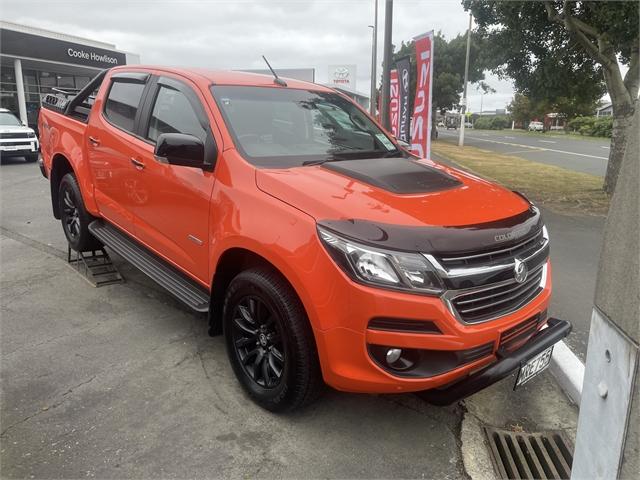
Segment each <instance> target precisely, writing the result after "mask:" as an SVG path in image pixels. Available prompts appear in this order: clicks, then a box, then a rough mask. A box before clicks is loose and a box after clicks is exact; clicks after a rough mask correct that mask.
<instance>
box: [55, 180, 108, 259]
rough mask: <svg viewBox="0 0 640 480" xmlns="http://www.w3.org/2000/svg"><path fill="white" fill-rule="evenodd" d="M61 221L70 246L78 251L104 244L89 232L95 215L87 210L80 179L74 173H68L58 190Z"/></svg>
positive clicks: (99, 246)
mask: <svg viewBox="0 0 640 480" xmlns="http://www.w3.org/2000/svg"><path fill="white" fill-rule="evenodd" d="M58 202H59V204H58V205H59V207H60V221H61V222H62V230H63V231H64V235H65V237H67V241H68V242H69V246H70V247H71V248H72V249H74V250H76V251H77V252H85V251H88V250H98V249H99V248H101V247H102V244H101V243H100V242H99V241H98V240H97V239H96V238H95V237H94V236H93V235H91V232H89V224H90V223H91V222H92V221H93V220H95V217H93V216H92V215H90V214H89V213H88V212H87V209H86V208H85V207H84V202H83V201H82V195H81V194H80V187H79V186H78V181H77V180H76V177H75V175H74V174H73V173H67V174H66V175H65V176H64V177H62V180H61V181H60V188H59V190H58Z"/></svg>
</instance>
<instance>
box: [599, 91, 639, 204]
mask: <svg viewBox="0 0 640 480" xmlns="http://www.w3.org/2000/svg"><path fill="white" fill-rule="evenodd" d="M634 107H635V108H638V101H636V102H635V103H631V104H629V105H624V106H620V107H618V108H615V105H614V112H613V113H614V115H613V130H612V131H611V148H610V149H609V162H608V163H607V173H606V175H605V177H604V186H603V188H604V191H605V192H606V193H607V194H608V195H612V194H613V191H614V190H615V188H616V182H617V180H618V172H619V171H620V165H621V164H622V157H624V152H625V150H626V147H627V137H628V136H629V134H630V133H631V128H633V127H632V121H633V112H634V111H635V108H634ZM635 158H636V161H638V160H637V158H638V156H637V155H636V156H635Z"/></svg>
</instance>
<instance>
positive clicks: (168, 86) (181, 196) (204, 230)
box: [133, 77, 215, 285]
mask: <svg viewBox="0 0 640 480" xmlns="http://www.w3.org/2000/svg"><path fill="white" fill-rule="evenodd" d="M149 98H151V99H152V102H151V103H150V104H149V106H148V108H147V110H148V111H147V112H146V114H144V117H145V120H143V124H142V126H141V130H140V134H141V136H142V137H144V139H145V140H146V143H144V144H136V145H134V150H135V152H134V154H133V155H134V158H135V159H136V160H137V161H138V162H139V163H140V166H139V178H140V181H141V182H142V184H143V186H144V190H145V191H146V192H147V195H148V197H149V198H148V200H147V201H146V202H144V203H140V204H138V205H136V207H135V213H136V222H137V224H136V232H137V233H136V235H137V237H138V238H139V239H140V240H141V241H142V242H144V243H145V244H146V245H147V246H148V247H150V248H151V249H152V250H154V251H155V252H156V253H158V254H160V255H161V256H163V257H164V258H165V259H167V260H169V261H170V262H172V263H173V264H175V265H176V266H178V267H180V268H181V269H182V270H184V271H185V272H186V273H188V274H189V275H190V276H192V277H194V278H195V279H197V280H199V281H200V282H201V283H202V284H204V285H209V284H210V283H211V278H210V272H209V271H208V268H209V242H208V229H209V207H210V204H211V194H212V192H213V185H214V182H215V177H214V174H213V172H211V171H206V170H203V169H200V168H193V167H183V166H177V165H168V164H166V163H161V162H158V161H157V160H156V159H155V157H154V154H153V153H154V148H155V143H156V140H157V138H158V136H159V135H160V134H162V133H186V134H190V135H194V136H196V137H198V138H200V139H201V140H202V141H203V143H204V142H206V141H213V136H212V133H211V128H210V125H209V120H208V118H207V116H206V114H205V110H204V108H203V105H202V103H201V99H200V97H198V95H197V94H196V93H195V90H194V88H192V87H191V86H189V85H187V84H186V83H184V82H181V81H177V80H176V79H174V78H165V77H161V78H160V79H158V82H157V84H156V85H155V87H154V88H153V89H152V90H151V91H150V97H149Z"/></svg>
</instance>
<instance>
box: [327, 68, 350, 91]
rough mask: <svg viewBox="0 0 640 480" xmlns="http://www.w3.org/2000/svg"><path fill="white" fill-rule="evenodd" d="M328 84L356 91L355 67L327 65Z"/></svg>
mask: <svg viewBox="0 0 640 480" xmlns="http://www.w3.org/2000/svg"><path fill="white" fill-rule="evenodd" d="M329 84H330V85H333V86H335V87H340V88H346V89H347V90H354V91H355V89H356V66H355V65H329Z"/></svg>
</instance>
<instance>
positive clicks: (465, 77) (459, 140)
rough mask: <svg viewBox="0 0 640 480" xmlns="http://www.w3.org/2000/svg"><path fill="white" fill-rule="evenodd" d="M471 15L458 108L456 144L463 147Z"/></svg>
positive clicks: (470, 17)
mask: <svg viewBox="0 0 640 480" xmlns="http://www.w3.org/2000/svg"><path fill="white" fill-rule="evenodd" d="M472 22H473V17H472V16H471V13H469V29H468V30H467V56H466V59H465V61H464V93H463V94H462V108H461V109H460V138H459V139H458V146H459V147H464V123H465V118H466V116H467V105H468V102H467V81H468V79H469V49H470V48H471V23H472Z"/></svg>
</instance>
